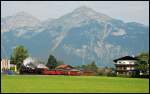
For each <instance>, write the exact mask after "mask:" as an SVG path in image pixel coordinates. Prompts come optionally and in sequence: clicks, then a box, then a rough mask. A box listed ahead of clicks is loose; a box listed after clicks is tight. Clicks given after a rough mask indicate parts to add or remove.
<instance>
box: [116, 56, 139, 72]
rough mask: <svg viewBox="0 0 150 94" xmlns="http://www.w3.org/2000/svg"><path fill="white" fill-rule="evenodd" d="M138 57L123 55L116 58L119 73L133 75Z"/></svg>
mask: <svg viewBox="0 0 150 94" xmlns="http://www.w3.org/2000/svg"><path fill="white" fill-rule="evenodd" d="M136 62H137V59H135V58H134V57H131V56H125V57H121V58H119V59H115V60H114V64H115V66H116V73H117V75H131V74H132V73H133V72H135V66H136Z"/></svg>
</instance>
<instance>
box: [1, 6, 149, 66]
mask: <svg viewBox="0 0 150 94" xmlns="http://www.w3.org/2000/svg"><path fill="white" fill-rule="evenodd" d="M1 28H2V29H1V51H2V52H1V57H4V55H5V53H7V56H8V57H9V56H10V54H11V51H12V48H13V47H15V46H16V45H17V44H22V45H24V46H25V47H27V48H28V50H29V52H30V54H31V56H33V57H41V58H45V59H47V57H48V55H49V54H50V53H51V54H53V55H55V56H56V57H57V58H58V59H60V60H63V61H64V62H65V63H67V64H71V65H81V64H85V63H91V62H92V61H95V62H96V63H97V64H98V65H99V66H113V59H116V58H118V57H121V56H124V55H135V54H138V53H140V52H147V51H149V26H144V25H143V24H140V23H136V22H130V23H124V22H123V21H121V20H118V19H117V18H112V17H110V16H108V15H105V14H102V13H98V12H96V11H94V10H92V9H91V8H88V7H85V6H82V7H79V8H77V9H75V10H74V11H73V12H71V13H68V14H66V15H64V16H61V17H59V18H57V19H48V20H46V21H40V20H39V19H37V18H35V17H33V16H32V15H30V14H28V13H25V12H20V13H17V14H16V15H13V16H9V17H5V18H1ZM2 48H5V50H6V51H4V50H2ZM4 52H5V53H4Z"/></svg>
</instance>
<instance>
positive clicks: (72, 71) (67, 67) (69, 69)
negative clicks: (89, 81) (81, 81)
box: [56, 64, 81, 76]
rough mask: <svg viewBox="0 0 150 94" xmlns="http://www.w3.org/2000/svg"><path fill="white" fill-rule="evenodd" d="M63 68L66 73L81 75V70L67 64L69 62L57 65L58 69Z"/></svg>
mask: <svg viewBox="0 0 150 94" xmlns="http://www.w3.org/2000/svg"><path fill="white" fill-rule="evenodd" d="M60 69H61V70H63V72H64V75H72V76H77V75H81V71H80V70H78V69H75V68H74V67H72V66H70V65H67V64H62V65H59V66H57V67H56V70H60Z"/></svg>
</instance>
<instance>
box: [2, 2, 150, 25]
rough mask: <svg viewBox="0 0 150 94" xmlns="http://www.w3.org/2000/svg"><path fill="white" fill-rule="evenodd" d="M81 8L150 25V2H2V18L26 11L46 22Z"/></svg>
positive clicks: (126, 20)
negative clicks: (85, 7)
mask: <svg viewBox="0 0 150 94" xmlns="http://www.w3.org/2000/svg"><path fill="white" fill-rule="evenodd" d="M80 6H88V7H90V8H92V9H93V10H95V11H97V12H100V13H104V14H106V15H109V16H111V17H113V18H116V19H120V20H123V21H125V22H131V21H135V22H139V23H143V24H145V25H149V2H148V1H1V16H2V17H5V16H10V15H13V14H15V13H17V12H20V11H25V12H28V13H30V14H32V15H33V16H35V17H37V18H38V19H40V20H46V19H48V18H58V17H60V16H63V15H64V14H67V13H69V12H71V11H73V10H74V9H76V8H78V7H80Z"/></svg>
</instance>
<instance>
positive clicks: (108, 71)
mask: <svg viewBox="0 0 150 94" xmlns="http://www.w3.org/2000/svg"><path fill="white" fill-rule="evenodd" d="M18 54H19V53H18ZM143 56H144V55H143ZM141 57H142V55H141ZM145 57H146V54H145ZM146 58H147V57H146ZM52 59H53V60H52ZM49 60H50V62H48V63H47V64H46V65H45V64H43V63H40V62H38V61H36V59H34V58H32V57H27V58H25V59H24V60H23V62H21V63H20V65H19V67H18V66H17V64H15V63H13V64H12V63H11V60H9V59H5V58H4V59H2V60H1V74H8V75H31V74H32V75H68V76H98V75H99V76H102V75H103V76H123V77H144V78H147V77H149V67H148V66H149V63H148V60H147V59H146V60H147V62H146V64H145V65H144V66H145V68H143V69H140V68H138V66H143V65H139V63H138V62H139V61H140V59H138V58H137V57H133V56H124V57H120V58H118V59H114V60H113V61H112V62H113V64H114V66H115V68H108V67H105V68H99V67H98V66H97V65H96V64H95V62H92V63H91V64H87V65H82V66H71V65H68V64H65V63H59V64H57V63H58V62H57V60H56V58H55V57H54V56H52V55H50V57H49ZM140 62H144V61H140Z"/></svg>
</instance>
